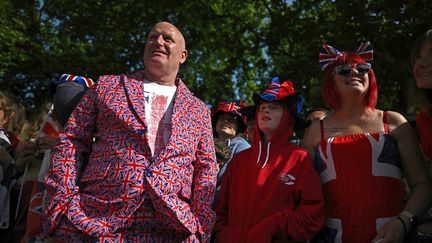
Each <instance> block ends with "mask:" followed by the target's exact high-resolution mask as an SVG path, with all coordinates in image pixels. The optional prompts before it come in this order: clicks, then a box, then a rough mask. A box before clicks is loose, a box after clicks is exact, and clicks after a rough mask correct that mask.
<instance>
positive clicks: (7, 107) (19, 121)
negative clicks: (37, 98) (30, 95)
mask: <svg viewBox="0 0 432 243" xmlns="http://www.w3.org/2000/svg"><path fill="white" fill-rule="evenodd" d="M0 106H1V107H0V108H1V109H3V111H4V118H5V119H6V120H7V122H6V123H5V125H4V128H5V129H7V130H8V131H10V132H13V133H15V134H20V133H21V129H22V127H23V125H24V122H25V110H24V107H23V106H22V105H21V104H20V103H18V102H17V100H16V99H15V97H14V95H12V93H10V92H8V91H4V90H0Z"/></svg>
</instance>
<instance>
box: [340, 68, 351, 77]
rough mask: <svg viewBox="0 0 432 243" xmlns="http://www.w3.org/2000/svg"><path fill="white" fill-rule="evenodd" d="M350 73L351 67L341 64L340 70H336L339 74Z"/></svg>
mask: <svg viewBox="0 0 432 243" xmlns="http://www.w3.org/2000/svg"><path fill="white" fill-rule="evenodd" d="M350 73H351V67H350V66H343V67H342V68H341V69H340V71H339V72H338V74H339V75H343V76H345V75H348V74H350Z"/></svg>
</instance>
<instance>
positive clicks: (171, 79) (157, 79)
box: [144, 70, 177, 86]
mask: <svg viewBox="0 0 432 243" xmlns="http://www.w3.org/2000/svg"><path fill="white" fill-rule="evenodd" d="M144 77H145V79H147V80H148V81H150V82H153V83H157V84H159V85H165V86H175V81H176V77H177V74H176V73H175V74H174V75H153V74H151V73H150V72H146V70H144Z"/></svg>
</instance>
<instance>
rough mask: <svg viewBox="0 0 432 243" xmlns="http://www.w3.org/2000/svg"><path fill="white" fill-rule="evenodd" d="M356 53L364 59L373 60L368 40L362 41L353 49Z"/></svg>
mask: <svg viewBox="0 0 432 243" xmlns="http://www.w3.org/2000/svg"><path fill="white" fill-rule="evenodd" d="M355 53H356V54H357V55H359V56H360V57H362V58H363V59H364V60H365V61H367V62H369V61H372V60H373V49H372V45H371V43H370V42H369V41H366V42H363V43H361V44H360V46H359V47H358V48H357V50H356V51H355Z"/></svg>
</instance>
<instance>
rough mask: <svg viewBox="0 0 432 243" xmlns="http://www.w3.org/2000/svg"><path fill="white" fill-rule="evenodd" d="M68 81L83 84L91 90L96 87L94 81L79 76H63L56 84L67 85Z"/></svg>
mask: <svg viewBox="0 0 432 243" xmlns="http://www.w3.org/2000/svg"><path fill="white" fill-rule="evenodd" d="M68 81H73V82H77V83H79V84H82V85H83V86H84V87H86V88H91V87H92V86H93V85H94V81H93V79H91V78H86V77H82V76H77V75H72V74H63V75H62V76H61V77H60V80H58V81H57V82H55V84H57V85H58V84H61V83H65V82H68Z"/></svg>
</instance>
